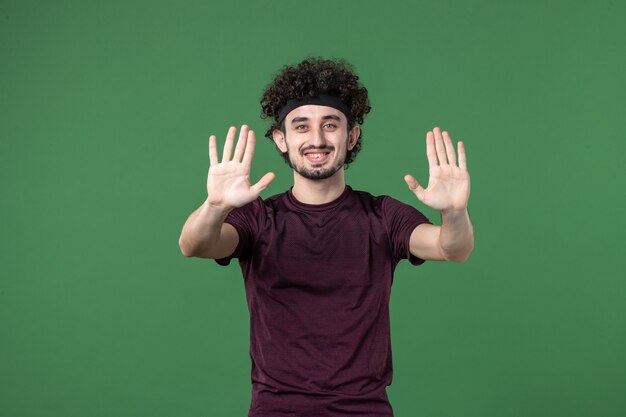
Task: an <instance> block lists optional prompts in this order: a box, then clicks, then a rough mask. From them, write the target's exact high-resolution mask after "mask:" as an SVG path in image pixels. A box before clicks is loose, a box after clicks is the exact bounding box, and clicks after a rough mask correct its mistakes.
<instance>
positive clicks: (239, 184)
mask: <svg viewBox="0 0 626 417" xmlns="http://www.w3.org/2000/svg"><path fill="white" fill-rule="evenodd" d="M236 132H237V129H236V128H235V127H231V128H230V129H229V130H228V134H227V135H226V141H225V143H224V153H223V156H222V160H221V161H219V159H218V152H217V139H216V138H215V136H214V135H211V137H209V162H210V168H209V175H208V177H207V199H206V201H205V202H204V203H203V204H202V205H201V206H200V207H198V208H197V209H196V210H195V211H194V212H193V213H191V215H190V216H189V218H188V219H187V221H186V222H185V225H184V226H183V231H182V232H181V234H180V238H179V239H178V245H179V246H180V250H181V251H182V253H183V255H185V256H196V257H199V258H213V259H221V258H226V257H227V256H230V255H232V254H233V252H234V251H235V249H236V248H237V245H238V244H239V234H238V233H237V230H236V229H235V228H234V227H233V226H232V225H230V224H228V223H224V220H225V219H226V216H227V215H228V213H230V212H231V211H232V210H233V209H235V208H236V207H243V206H244V205H246V204H248V203H250V202H252V201H254V200H255V199H256V198H258V197H259V195H260V194H261V191H263V190H264V189H265V188H267V186H268V185H269V184H270V182H272V180H273V179H274V174H273V173H271V172H268V173H267V174H265V175H264V176H263V177H262V178H261V179H260V180H259V181H258V182H257V183H256V184H254V185H252V184H250V165H251V163H252V156H253V155H254V146H255V143H256V138H255V135H254V132H253V131H252V130H249V129H248V126H246V125H243V126H242V127H241V131H240V132H239V140H238V141H237V145H236V146H235V143H234V142H235V134H236ZM233 148H234V149H233ZM233 150H234V151H233Z"/></svg>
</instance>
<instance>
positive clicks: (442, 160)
mask: <svg viewBox="0 0 626 417" xmlns="http://www.w3.org/2000/svg"><path fill="white" fill-rule="evenodd" d="M433 133H434V134H435V149H436V150H437V158H439V165H446V164H447V163H448V158H447V157H446V148H445V146H444V145H443V138H442V137H441V130H440V129H439V128H438V127H435V128H434V129H433Z"/></svg>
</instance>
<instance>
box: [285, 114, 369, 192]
mask: <svg viewBox="0 0 626 417" xmlns="http://www.w3.org/2000/svg"><path fill="white" fill-rule="evenodd" d="M284 123H285V132H282V131H280V130H275V131H274V132H273V139H274V142H275V143H276V146H278V149H280V151H281V152H283V153H285V152H286V153H287V155H288V157H289V166H291V168H293V170H294V171H295V172H296V173H297V174H298V175H300V176H302V177H304V178H307V179H312V180H323V179H327V178H330V177H332V176H333V175H335V174H336V173H337V172H338V171H339V170H342V169H343V166H344V162H345V160H346V154H347V152H348V150H350V149H352V148H353V147H354V145H355V144H356V142H357V140H358V139H359V135H360V134H361V131H360V128H359V126H358V125H355V126H354V127H353V128H352V129H350V130H348V120H347V119H346V116H345V115H344V114H343V113H342V112H341V111H339V110H337V109H335V108H333V107H328V106H318V105H315V104H309V105H306V106H300V107H297V108H295V109H293V110H292V111H291V112H290V113H289V114H288V115H287V117H285V121H284Z"/></svg>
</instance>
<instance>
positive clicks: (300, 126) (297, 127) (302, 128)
mask: <svg viewBox="0 0 626 417" xmlns="http://www.w3.org/2000/svg"><path fill="white" fill-rule="evenodd" d="M305 129H306V125H297V126H296V130H305Z"/></svg>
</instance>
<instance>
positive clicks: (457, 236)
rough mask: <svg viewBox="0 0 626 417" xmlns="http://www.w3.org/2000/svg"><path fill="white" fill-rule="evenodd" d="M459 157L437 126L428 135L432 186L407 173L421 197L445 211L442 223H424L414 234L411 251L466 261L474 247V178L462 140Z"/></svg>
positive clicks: (420, 255)
mask: <svg viewBox="0 0 626 417" xmlns="http://www.w3.org/2000/svg"><path fill="white" fill-rule="evenodd" d="M458 149H459V158H458V163H457V158H456V152H455V150H454V145H453V144H452V140H451V139H450V136H449V135H448V132H445V131H444V132H441V130H440V129H439V128H438V127H436V128H435V129H433V131H432V132H430V131H429V132H428V133H427V134H426V155H427V157H428V164H429V179H428V186H427V187H426V188H423V187H422V186H421V185H420V184H419V183H418V182H417V180H416V179H415V178H414V177H413V176H411V175H406V176H405V177H404V180H405V181H406V183H407V185H408V186H409V188H410V189H411V191H413V193H415V195H416V196H417V198H418V199H419V200H420V201H421V202H422V203H424V204H426V205H427V206H429V207H432V208H434V209H436V210H439V211H440V212H441V226H435V225H432V224H420V225H419V226H417V227H416V228H415V229H414V230H413V232H412V233H411V237H410V242H409V248H410V252H411V254H413V255H414V256H417V257H418V258H421V259H424V260H437V261H455V262H463V261H465V260H466V259H467V258H468V257H469V255H470V253H471V252H472V250H473V249H474V226H473V225H472V222H471V220H470V217H469V213H468V211H467V203H468V200H469V191H470V178H469V172H468V171H467V158H466V154H465V145H464V144H463V142H458Z"/></svg>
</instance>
